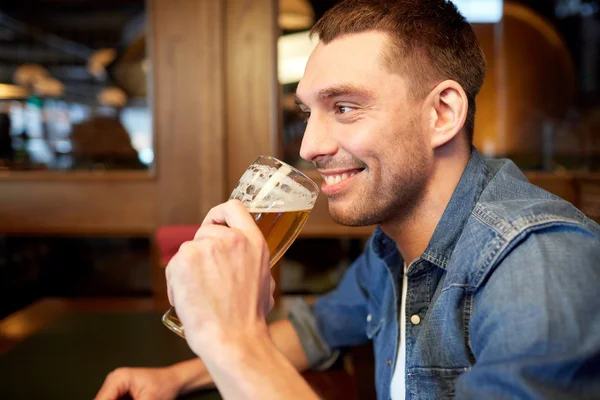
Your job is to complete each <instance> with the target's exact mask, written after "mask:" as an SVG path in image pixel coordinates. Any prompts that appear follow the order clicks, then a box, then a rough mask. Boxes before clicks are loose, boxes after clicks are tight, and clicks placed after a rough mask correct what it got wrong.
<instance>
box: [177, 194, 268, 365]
mask: <svg viewBox="0 0 600 400" xmlns="http://www.w3.org/2000/svg"><path fill="white" fill-rule="evenodd" d="M269 258H270V257H269V250H268V248H267V244H266V241H265V239H264V237H263V235H262V233H261V232H260V230H259V229H258V227H257V226H256V224H255V223H254V219H253V218H252V216H251V215H250V214H249V213H248V211H247V210H246V208H245V207H244V206H243V204H242V203H241V202H239V201H237V200H232V201H228V202H227V203H224V204H221V205H219V206H217V207H215V208H213V209H212V210H211V211H210V212H209V213H208V214H207V216H206V218H205V219H204V222H203V223H202V226H201V227H200V229H199V230H198V232H197V233H196V235H195V237H194V239H193V240H192V241H189V242H186V243H184V244H183V245H182V246H181V247H180V249H179V251H178V252H177V254H176V255H175V256H174V257H173V258H172V260H171V262H170V263H169V265H168V266H167V270H166V275H167V286H168V294H169V301H170V302H171V304H172V305H173V306H174V307H175V309H176V310H177V315H178V316H179V318H180V319H181V322H182V324H183V326H184V328H185V335H186V340H187V341H188V344H189V346H190V348H191V349H192V351H194V352H195V353H196V354H197V355H198V356H200V357H202V354H203V352H205V351H208V350H209V349H210V348H211V347H213V346H211V344H212V345H214V344H216V343H217V342H222V341H235V340H236V339H237V338H241V337H249V336H250V337H251V336H254V335H258V336H263V335H264V336H268V331H267V326H266V322H265V316H266V314H267V313H268V312H269V310H270V309H271V308H272V307H273V290H274V281H273V279H272V278H271V276H270V269H269Z"/></svg>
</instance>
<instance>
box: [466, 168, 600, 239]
mask: <svg viewBox="0 0 600 400" xmlns="http://www.w3.org/2000/svg"><path fill="white" fill-rule="evenodd" d="M487 164H488V168H489V171H490V172H489V173H490V180H489V182H488V184H487V186H486V187H485V189H484V190H483V192H482V193H481V196H480V198H479V200H478V202H477V204H476V206H475V208H474V209H473V212H472V217H473V218H475V219H477V220H478V221H479V222H481V223H483V224H484V225H486V226H488V227H489V228H490V229H492V230H494V231H496V232H497V233H498V234H499V235H500V236H502V237H503V238H504V239H505V240H507V241H511V240H514V239H518V238H519V237H522V236H524V235H526V234H527V233H528V232H534V231H537V230H540V229H546V228H549V227H565V229H566V230H567V231H570V230H574V231H585V232H587V233H589V234H590V235H592V236H597V237H598V236H600V226H598V224H596V223H595V222H593V221H592V220H590V219H589V218H587V217H586V216H585V215H584V214H583V213H582V212H581V211H580V210H578V209H577V208H576V207H575V206H573V205H572V204H571V203H569V202H567V201H565V200H563V199H561V198H560V197H558V196H555V195H554V194H552V193H549V192H547V191H546V190H544V189H542V188H540V187H537V186H535V185H532V184H531V183H530V182H529V181H527V178H526V177H525V176H524V175H523V173H522V172H521V171H520V170H519V168H518V167H517V166H516V165H515V164H514V163H513V162H512V161H510V160H488V161H487Z"/></svg>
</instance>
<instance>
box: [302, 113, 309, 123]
mask: <svg viewBox="0 0 600 400" xmlns="http://www.w3.org/2000/svg"><path fill="white" fill-rule="evenodd" d="M302 115H304V122H308V119H309V118H310V111H309V110H305V111H302Z"/></svg>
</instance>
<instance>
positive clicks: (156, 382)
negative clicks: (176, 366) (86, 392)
mask: <svg viewBox="0 0 600 400" xmlns="http://www.w3.org/2000/svg"><path fill="white" fill-rule="evenodd" d="M181 386H182V384H181V383H179V381H178V379H177V375H176V374H175V372H174V371H172V370H171V369H170V368H119V369H116V370H114V371H113V372H111V373H110V374H108V375H107V377H106V379H105V380H104V384H103V385H102V387H101V388H100V391H99V392H98V394H97V395H96V399H95V400H116V399H119V398H121V397H122V396H125V395H127V394H129V395H130V396H131V397H132V398H133V399H134V400H170V399H174V398H175V397H177V395H178V394H179V393H180V391H181V389H182V387H181Z"/></svg>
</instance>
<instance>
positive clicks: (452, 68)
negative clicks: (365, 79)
mask: <svg viewBox="0 0 600 400" xmlns="http://www.w3.org/2000/svg"><path fill="white" fill-rule="evenodd" d="M373 30H374V31H381V32H385V33H387V34H388V35H390V37H391V39H392V46H391V48H390V49H389V50H388V51H387V52H386V54H384V55H383V56H384V58H383V59H384V62H385V63H386V65H387V66H388V67H389V68H390V70H391V71H397V72H400V73H402V74H404V75H405V76H407V77H408V78H409V89H410V96H411V98H413V99H420V98H423V97H425V96H426V95H427V94H428V93H429V92H430V91H431V90H432V89H433V87H434V86H435V85H436V84H437V83H439V82H441V81H442V80H445V79H451V80H454V81H456V82H458V83H459V84H460V85H461V86H462V87H463V89H464V91H465V93H466V94H467V98H468V101H469V111H468V113H467V120H466V122H465V130H466V132H467V135H468V139H469V141H470V142H472V140H473V127H474V124H475V96H476V95H477V93H478V92H479V89H480V88H481V85H482V84H483V79H484V77H485V66H486V64H485V58H484V56H483V52H482V50H481V47H480V45H479V42H478V41H477V38H476V36H475V32H474V31H473V28H472V27H471V25H470V24H469V23H468V22H467V21H466V20H465V18H464V17H463V16H462V15H461V14H460V13H459V12H458V10H457V8H456V6H455V5H454V4H452V2H450V1H447V0H344V1H341V2H340V3H338V4H336V5H335V6H334V7H333V8H331V9H330V10H328V11H327V12H326V13H325V14H324V15H323V17H322V18H321V19H320V20H319V21H318V22H317V23H316V24H315V26H314V27H313V28H312V31H311V35H314V34H316V35H317V36H318V37H319V39H320V40H321V41H323V42H324V43H326V44H327V43H329V42H330V41H332V40H334V39H336V38H338V37H341V36H343V35H347V34H352V33H360V32H366V31H373Z"/></svg>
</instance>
